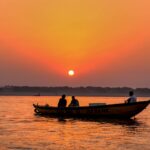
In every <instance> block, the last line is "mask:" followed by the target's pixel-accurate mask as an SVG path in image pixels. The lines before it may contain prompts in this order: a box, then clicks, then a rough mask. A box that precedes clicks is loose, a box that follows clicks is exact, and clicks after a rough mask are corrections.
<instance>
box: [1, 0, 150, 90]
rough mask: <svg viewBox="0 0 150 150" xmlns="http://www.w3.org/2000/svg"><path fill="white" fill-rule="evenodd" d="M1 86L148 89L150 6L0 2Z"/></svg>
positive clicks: (139, 1) (101, 0)
mask: <svg viewBox="0 0 150 150" xmlns="http://www.w3.org/2000/svg"><path fill="white" fill-rule="evenodd" d="M70 69H72V70H74V71H75V75H74V76H68V74H67V72H68V70H70ZM4 85H29V86H103V87H105V86H110V87H118V86H120V87H124V86H128V87H149V88H150V0H144V1H143V0H124V1H122V0H54V1H53V0H0V86H4Z"/></svg>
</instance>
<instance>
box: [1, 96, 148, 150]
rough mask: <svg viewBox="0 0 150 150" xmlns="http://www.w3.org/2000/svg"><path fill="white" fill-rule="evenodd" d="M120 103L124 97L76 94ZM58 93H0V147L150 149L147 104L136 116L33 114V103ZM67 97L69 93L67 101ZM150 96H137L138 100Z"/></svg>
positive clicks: (85, 99)
mask: <svg viewBox="0 0 150 150" xmlns="http://www.w3.org/2000/svg"><path fill="white" fill-rule="evenodd" d="M77 98H78V99H79V100H80V104H81V105H88V103H89V102H106V103H108V104H110V103H120V102H123V101H124V100H125V98H123V97H117V98H116V97H110V98H106V97H77ZM58 99H59V97H28V96H26V97H23V96H22V97H13V96H8V97H5V96H1V97H0V150H7V149H9V150H80V149H81V150H124V149H128V150H150V106H148V107H147V109H145V110H144V111H143V112H142V113H141V114H139V115H138V116H136V119H135V120H122V121H119V120H101V119H99V120H74V119H66V120H58V119H57V118H45V117H39V116H36V115H34V112H33V108H32V104H33V103H37V102H38V103H39V104H45V103H49V104H50V105H53V106H55V105H56V104H57V100H58ZM69 99H70V97H68V102H69V101H70V100H69ZM145 99H146V100H147V99H150V98H139V100H140V101H141V100H145Z"/></svg>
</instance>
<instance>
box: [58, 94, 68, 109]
mask: <svg viewBox="0 0 150 150" xmlns="http://www.w3.org/2000/svg"><path fill="white" fill-rule="evenodd" d="M65 98H66V95H65V94H63V95H62V97H61V98H60V100H59V102H58V107H66V105H67V100H66V99H65Z"/></svg>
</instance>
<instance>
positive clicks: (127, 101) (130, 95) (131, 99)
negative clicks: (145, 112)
mask: <svg viewBox="0 0 150 150" xmlns="http://www.w3.org/2000/svg"><path fill="white" fill-rule="evenodd" d="M136 101H137V98H136V96H135V95H134V92H133V91H130V92H129V98H128V99H127V100H126V101H125V103H135V102H136Z"/></svg>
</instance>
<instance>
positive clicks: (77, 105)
mask: <svg viewBox="0 0 150 150" xmlns="http://www.w3.org/2000/svg"><path fill="white" fill-rule="evenodd" d="M69 107H79V101H78V100H77V99H75V96H72V100H71V103H70V104H69Z"/></svg>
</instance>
